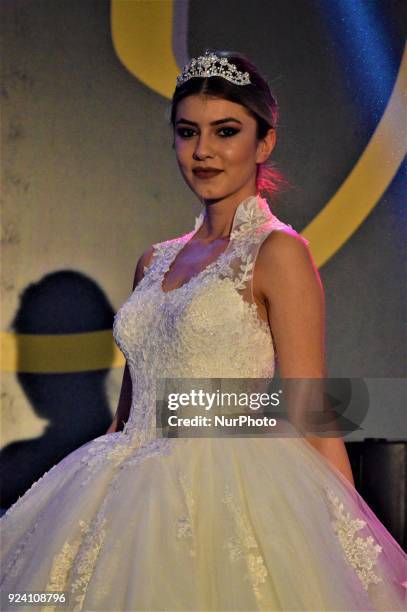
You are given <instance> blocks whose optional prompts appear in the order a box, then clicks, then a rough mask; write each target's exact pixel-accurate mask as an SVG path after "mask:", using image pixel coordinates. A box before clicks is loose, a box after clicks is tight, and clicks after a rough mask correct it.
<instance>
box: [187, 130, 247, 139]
mask: <svg viewBox="0 0 407 612" xmlns="http://www.w3.org/2000/svg"><path fill="white" fill-rule="evenodd" d="M225 130H231V131H232V134H229V136H221V138H231V137H232V136H235V135H236V134H238V133H239V132H240V130H237V129H236V128H233V127H224V128H221V129H220V130H218V134H219V133H220V132H224V131H225ZM185 131H187V132H193V131H194V130H193V129H192V128H178V129H177V134H178V136H180V137H181V138H186V139H188V138H190V136H185V134H184V132H185Z"/></svg>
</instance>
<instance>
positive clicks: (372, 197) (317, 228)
mask: <svg viewBox="0 0 407 612" xmlns="http://www.w3.org/2000/svg"><path fill="white" fill-rule="evenodd" d="M406 70H407V52H406V49H404V53H403V57H402V60H401V64H400V68H399V72H398V75H397V79H396V83H395V85H394V87H393V91H392V94H391V96H390V98H389V101H388V103H387V106H386V110H385V112H384V114H383V116H382V118H381V120H380V122H379V123H378V125H377V127H376V129H375V131H374V133H373V136H372V137H371V139H370V141H369V143H368V145H367V147H366V149H365V150H364V151H363V153H362V155H361V156H360V158H359V160H358V162H357V163H356V165H355V166H354V168H353V169H352V171H351V173H350V174H349V175H348V177H347V178H346V179H345V181H344V182H343V183H342V185H341V186H340V188H339V189H338V191H337V192H336V193H335V195H334V196H333V198H332V199H331V200H330V201H329V202H328V204H327V205H326V206H325V207H324V208H323V209H322V210H321V212H320V213H318V215H316V217H314V219H313V220H312V221H311V223H309V225H308V226H307V227H306V228H305V229H304V230H303V231H302V232H301V233H302V235H303V236H304V237H305V238H307V239H308V240H309V241H310V248H311V250H312V254H313V257H314V260H315V263H316V265H317V266H318V267H320V266H322V265H323V264H324V263H326V262H327V261H328V260H329V259H330V258H331V257H332V256H333V255H335V253H336V252H337V251H338V250H339V249H340V248H341V247H342V246H343V245H344V244H345V243H346V242H347V240H348V239H349V238H350V236H352V234H353V233H354V232H355V231H356V230H357V229H358V227H359V226H360V225H361V223H362V222H363V221H364V219H366V217H367V216H368V214H369V213H370V212H371V210H372V209H373V208H374V207H375V206H376V204H377V203H378V201H379V200H380V198H381V197H382V195H383V193H384V192H385V190H386V189H387V187H388V186H389V184H390V183H391V181H392V179H393V177H394V176H395V174H396V172H397V170H398V169H399V167H400V164H401V163H402V161H403V159H404V157H405V154H406V151H407V122H406V94H407V88H406Z"/></svg>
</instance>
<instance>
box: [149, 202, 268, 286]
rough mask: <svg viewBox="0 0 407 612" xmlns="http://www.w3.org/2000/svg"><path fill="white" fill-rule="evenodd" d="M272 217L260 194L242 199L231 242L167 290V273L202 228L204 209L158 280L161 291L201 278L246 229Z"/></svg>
mask: <svg viewBox="0 0 407 612" xmlns="http://www.w3.org/2000/svg"><path fill="white" fill-rule="evenodd" d="M272 218H274V215H273V214H272V213H271V211H270V209H269V207H268V204H267V200H265V199H264V198H261V197H260V195H259V194H256V195H253V196H249V197H247V198H245V199H244V200H242V201H241V202H240V204H239V205H238V206H237V208H236V210H235V212H234V215H233V220H232V228H231V231H230V235H229V242H228V244H227V246H226V248H225V249H224V250H223V251H222V252H221V253H220V255H218V256H217V257H216V258H215V259H214V260H213V261H211V262H210V263H209V264H208V265H207V266H205V267H204V268H202V270H200V271H199V272H198V273H197V274H194V275H193V276H191V277H190V278H189V279H188V280H187V281H185V282H184V283H182V285H179V286H178V287H174V288H173V289H169V290H168V291H167V290H166V289H164V287H163V283H165V277H166V274H167V273H168V272H169V271H170V269H171V266H172V265H173V264H174V262H175V260H176V259H177V257H178V255H179V254H180V253H181V252H182V251H183V250H184V249H185V248H186V247H187V245H188V244H190V242H191V241H192V240H193V238H194V236H195V235H196V234H197V232H198V231H199V229H200V228H201V226H202V223H203V221H204V212H203V211H202V212H201V214H200V215H199V217H197V219H196V221H195V228H194V230H193V231H192V232H189V233H188V234H186V236H184V237H181V238H179V239H178V240H179V248H178V244H177V248H176V249H175V255H174V256H170V258H169V260H168V261H167V262H166V264H165V266H164V270H163V271H162V272H161V274H160V279H159V282H158V285H159V289H160V291H161V293H162V294H165V295H166V294H170V293H173V292H174V291H175V292H176V291H180V290H181V289H184V288H186V287H188V286H189V285H190V284H191V283H192V282H194V281H196V280H197V279H199V278H201V277H202V276H203V275H204V274H205V273H207V272H209V271H211V270H212V269H214V268H216V267H217V266H218V265H219V264H221V263H222V262H223V260H224V259H225V258H226V256H227V255H228V254H229V250H230V249H231V245H232V243H233V241H234V239H235V238H237V237H238V236H240V235H242V232H243V233H244V232H246V231H250V230H252V229H254V227H256V226H258V225H261V224H262V223H264V222H265V221H266V220H270V219H272Z"/></svg>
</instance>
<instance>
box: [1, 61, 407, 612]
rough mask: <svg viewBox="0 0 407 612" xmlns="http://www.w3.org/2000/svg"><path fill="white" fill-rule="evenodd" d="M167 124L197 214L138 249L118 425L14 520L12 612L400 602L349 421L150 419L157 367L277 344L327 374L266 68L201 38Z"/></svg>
mask: <svg viewBox="0 0 407 612" xmlns="http://www.w3.org/2000/svg"><path fill="white" fill-rule="evenodd" d="M171 124H172V128H173V134H174V142H173V148H174V151H175V155H176V159H177V162H178V166H179V169H180V172H181V175H182V177H183V179H184V180H185V182H186V183H187V185H188V187H189V188H190V189H191V191H192V192H193V193H194V195H195V196H196V197H197V198H198V199H199V200H200V202H201V203H202V205H203V209H202V213H201V214H200V216H199V217H198V218H197V219H196V222H195V227H194V228H193V230H192V231H190V232H189V233H187V234H185V235H183V236H181V237H179V238H174V239H170V240H167V241H165V242H160V243H157V244H154V245H152V246H151V247H150V248H148V249H147V250H146V251H145V252H144V253H143V254H142V255H141V256H140V259H139V261H138V263H137V266H136V272H135V279H134V286H133V291H132V293H131V295H130V296H129V298H128V299H127V300H126V302H125V303H124V304H123V305H122V306H121V308H120V309H119V311H118V312H117V314H116V316H115V319H114V325H113V334H114V339H115V341H116V343H117V344H118V346H119V347H120V349H121V350H122V352H123V354H124V356H125V359H126V365H125V369H124V376H123V384H122V389H121V394H120V399H119V403H118V408H117V412H116V414H115V417H114V420H113V422H112V425H111V427H110V428H109V430H108V431H107V432H106V434H105V435H103V436H100V437H98V438H97V439H95V440H92V441H90V442H88V443H86V444H84V445H83V446H81V447H80V448H78V449H77V450H75V451H74V452H72V453H70V454H69V455H68V456H67V457H65V458H64V459H63V460H62V461H61V462H60V463H58V464H57V465H55V466H53V467H52V468H51V469H50V470H49V471H48V472H47V473H46V474H45V475H44V476H43V477H42V478H40V479H39V480H38V481H37V482H35V483H34V485H33V486H32V487H31V488H30V489H29V490H28V491H27V492H26V493H25V494H24V495H23V496H22V497H20V498H19V500H18V501H17V502H16V503H15V504H14V505H13V506H12V507H11V508H9V510H8V511H7V512H6V514H5V515H4V516H3V517H2V519H1V535H2V561H1V581H2V609H3V610H15V609H20V610H21V609H24V610H25V609H27V610H32V606H29V605H28V604H27V606H26V607H24V606H18V608H17V607H16V606H15V605H13V604H11V603H10V602H9V594H10V593H21V592H30V593H33V592H36V593H38V592H48V593H49V592H53V593H56V594H57V593H61V592H63V593H65V594H66V597H67V600H68V605H67V608H68V609H69V610H85V611H94V610H95V611H103V612H106V611H112V612H113V611H114V612H119V611H123V612H124V611H126V612H132V611H133V610H134V611H136V610H143V611H146V612H147V611H148V612H150V611H155V610H161V611H164V610H165V611H171V612H172V611H175V610H183V611H188V612H192V611H198V610H199V611H201V612H207V611H209V610H211V611H215V610H216V611H219V612H221V611H224V610H233V611H237V610H244V611H251V610H264V611H267V612H268V611H272V610H273V611H274V610H283V611H287V612H288V611H290V612H291V611H293V610H298V611H304V610H306V611H310V612H317V611H320V612H327V611H331V610H335V611H338V612H339V611H340V612H345V611H346V612H350V611H353V610H358V611H363V612H366V611H367V610H380V611H385V612H390V611H393V610H405V609H406V601H407V600H406V586H407V582H406V581H407V569H406V565H407V556H406V554H405V553H404V552H403V551H402V549H401V548H400V546H399V545H398V544H397V542H396V541H395V540H394V538H393V537H392V536H391V535H390V533H389V532H388V531H387V530H386V528H385V527H384V526H383V524H382V523H381V522H380V521H379V520H378V518H377V517H376V516H375V514H374V513H373V512H372V510H371V509H370V508H369V506H368V505H367V504H366V502H365V501H364V500H363V498H362V497H361V496H360V495H359V494H358V493H357V491H356V489H355V488H354V483H353V478H352V472H351V469H350V464H349V460H348V456H347V453H346V450H345V445H344V441H343V439H342V437H341V436H334V437H323V436H318V435H297V436H292V437H290V436H283V435H281V436H268V435H265V436H256V435H253V436H242V437H238V436H229V437H228V436H219V437H214V436H196V437H182V436H178V437H174V436H159V435H157V428H156V399H157V386H156V381H157V380H158V378H160V379H162V378H168V379H268V380H270V379H273V377H274V373H275V367H276V364H277V360H278V368H279V374H280V376H281V377H282V378H286V379H323V378H324V377H325V376H326V373H325V363H324V296H323V289H322V285H321V281H320V278H319V275H318V272H317V270H316V267H315V265H314V263H313V259H312V256H311V254H310V251H309V247H308V242H307V241H306V240H305V239H304V238H303V237H302V236H300V235H299V234H298V233H297V232H296V231H295V229H293V228H292V226H290V225H288V224H285V223H283V222H282V221H280V220H279V219H278V218H277V217H276V216H275V214H274V213H273V212H272V211H271V209H270V208H269V206H268V203H267V200H266V199H265V198H264V197H262V195H261V194H262V193H265V192H267V191H268V193H269V194H270V195H271V196H272V195H273V190H274V189H275V188H276V184H277V183H276V181H277V179H278V176H277V175H276V172H275V170H274V169H273V168H271V166H270V165H267V163H268V162H269V160H270V156H271V154H272V151H273V148H274V146H275V142H276V126H277V104H276V101H275V99H274V97H273V95H272V93H271V91H270V88H269V86H268V84H267V82H266V80H265V79H264V78H263V77H262V75H261V74H260V73H259V70H258V69H257V68H256V66H254V65H253V63H252V62H251V61H249V59H247V58H246V57H245V56H244V55H242V54H240V53H232V52H226V51H206V52H205V54H204V55H202V56H200V57H197V58H194V59H192V60H191V61H190V62H189V63H188V64H187V65H186V66H185V67H184V68H183V70H182V73H181V74H180V75H179V77H178V79H177V83H176V87H175V91H174V95H173V99H172V104H171ZM163 214H164V215H168V216H170V215H171V214H172V213H171V202H165V209H163ZM42 605H43V607H44V610H51V609H55V610H57V609H58V608H59V606H60V603H59V602H58V601H57V600H54V601H51V602H48V603H47V604H45V603H43V604H42Z"/></svg>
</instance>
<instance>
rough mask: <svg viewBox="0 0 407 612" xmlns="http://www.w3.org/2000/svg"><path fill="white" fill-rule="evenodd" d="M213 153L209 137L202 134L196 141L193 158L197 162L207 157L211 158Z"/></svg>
mask: <svg viewBox="0 0 407 612" xmlns="http://www.w3.org/2000/svg"><path fill="white" fill-rule="evenodd" d="M212 153H213V151H212V145H211V142H210V139H209V136H207V135H205V134H202V133H201V134H200V135H199V137H198V139H197V141H196V146H195V149H194V153H193V158H194V159H195V160H199V159H205V157H211V156H212Z"/></svg>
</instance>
